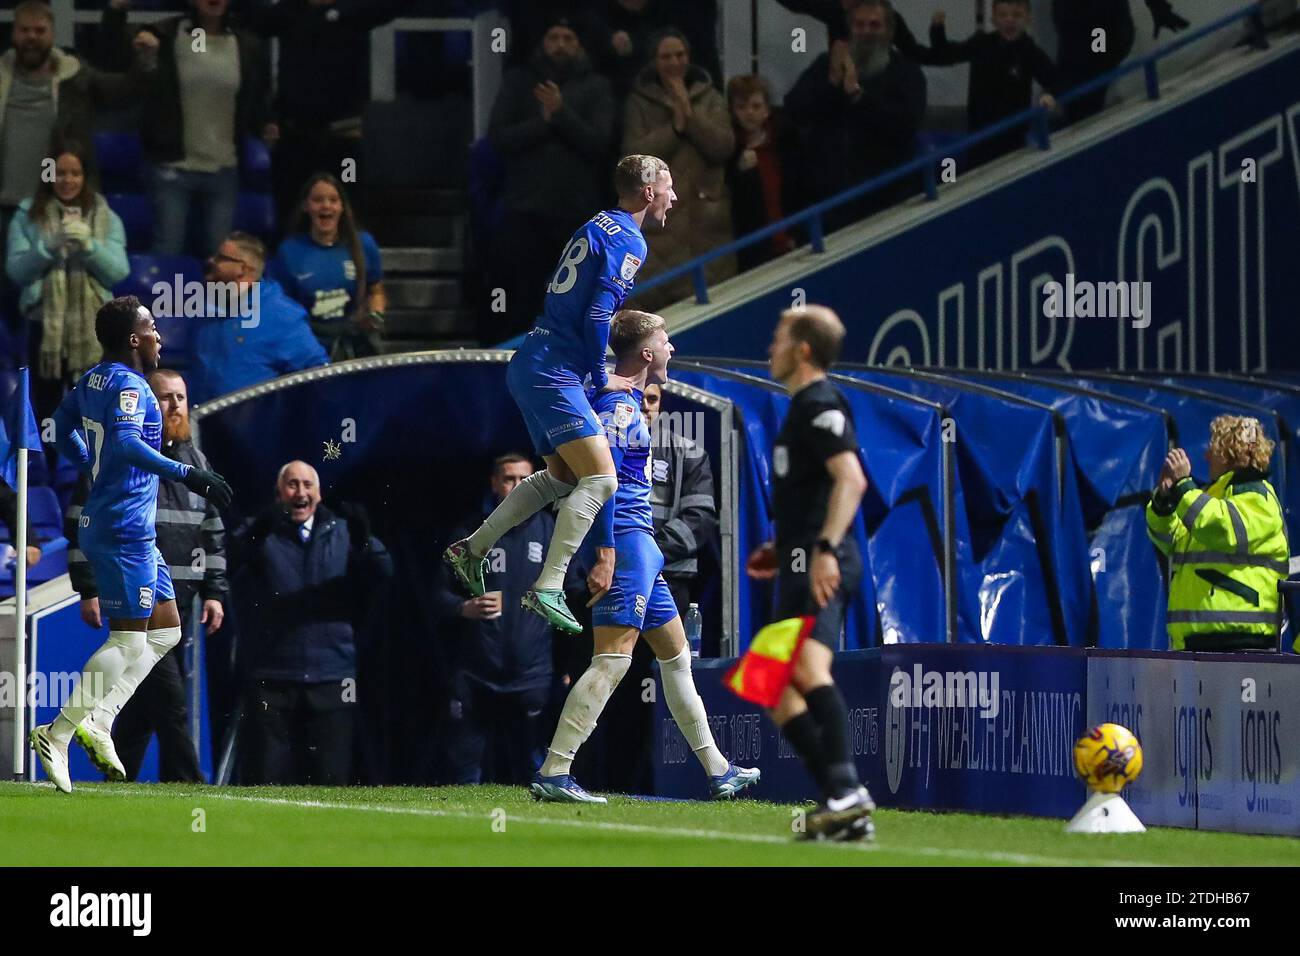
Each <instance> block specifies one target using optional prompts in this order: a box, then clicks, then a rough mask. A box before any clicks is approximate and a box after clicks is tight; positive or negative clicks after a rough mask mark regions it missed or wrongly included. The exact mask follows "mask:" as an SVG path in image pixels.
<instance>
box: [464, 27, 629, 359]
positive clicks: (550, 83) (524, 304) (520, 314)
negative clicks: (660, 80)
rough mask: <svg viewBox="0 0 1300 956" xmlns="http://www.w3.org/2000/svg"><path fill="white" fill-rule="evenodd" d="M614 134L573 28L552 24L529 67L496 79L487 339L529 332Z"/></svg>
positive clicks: (604, 96) (597, 80)
mask: <svg viewBox="0 0 1300 956" xmlns="http://www.w3.org/2000/svg"><path fill="white" fill-rule="evenodd" d="M613 130H614V97H613V94H612V93H611V92H610V87H609V81H608V80H606V79H605V78H604V77H603V76H600V75H598V74H596V73H594V72H592V69H591V63H590V62H589V61H588V59H587V55H586V53H584V52H583V48H582V43H581V40H580V38H579V35H578V32H577V27H576V25H575V24H574V23H573V22H571V21H569V20H567V19H564V18H558V19H556V20H554V21H553V22H552V23H551V24H550V25H549V27H548V29H547V30H546V33H545V34H544V35H543V37H542V43H541V46H540V47H539V49H538V51H537V53H536V55H535V56H534V57H533V59H532V61H531V62H530V63H528V64H527V65H526V66H520V67H516V68H515V69H513V70H511V71H510V72H509V73H508V74H507V75H506V77H505V81H504V82H503V84H502V86H501V91H500V92H499V93H498V94H497V99H496V103H495V104H493V107H492V119H491V123H490V125H489V127H488V140H489V141H490V142H491V144H492V146H493V147H494V148H495V149H496V151H497V152H498V153H499V154H500V155H501V158H502V161H503V164H504V166H505V195H504V197H503V200H502V204H503V206H504V210H505V214H504V217H503V219H502V221H501V224H500V225H499V226H498V227H497V233H496V241H495V242H494V243H493V245H494V253H493V259H494V262H493V263H492V266H493V268H492V270H491V271H492V277H491V284H492V285H493V286H495V287H496V288H499V289H504V290H505V312H504V314H494V315H493V316H492V320H493V322H494V324H495V325H496V327H495V328H494V329H492V330H491V331H492V332H493V333H495V334H494V335H492V336H487V337H490V338H494V339H495V340H496V341H500V340H502V339H505V338H509V337H511V336H513V335H514V334H516V333H517V332H523V331H525V330H527V329H528V328H529V327H531V326H532V324H533V320H534V319H536V318H537V315H538V313H539V312H540V311H541V307H542V299H543V297H544V295H545V294H546V286H547V283H548V281H549V279H550V275H551V271H552V270H553V269H554V262H553V258H554V256H555V255H556V254H558V253H559V251H560V250H561V249H563V248H564V244H565V243H566V242H568V240H569V237H570V235H571V234H572V233H573V230H574V229H576V228H577V227H578V226H579V225H580V224H581V223H582V222H583V220H584V219H586V218H587V217H588V216H590V215H591V214H592V213H593V212H594V211H595V210H596V209H598V208H600V206H601V199H602V192H601V186H602V183H603V182H604V178H605V175H606V171H607V161H608V159H609V153H610V148H611V146H612V137H613Z"/></svg>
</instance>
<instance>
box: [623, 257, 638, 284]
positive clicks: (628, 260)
mask: <svg viewBox="0 0 1300 956" xmlns="http://www.w3.org/2000/svg"><path fill="white" fill-rule="evenodd" d="M640 268H641V260H640V259H638V258H637V257H636V256H634V255H632V253H630V252H627V253H624V254H623V267H622V268H621V269H619V270H618V273H619V275H621V276H622V277H623V281H624V282H631V281H632V280H633V279H635V278H636V270H637V269H640Z"/></svg>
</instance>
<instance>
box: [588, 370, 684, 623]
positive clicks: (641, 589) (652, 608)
mask: <svg viewBox="0 0 1300 956" xmlns="http://www.w3.org/2000/svg"><path fill="white" fill-rule="evenodd" d="M641 398H642V393H641V391H640V390H639V389H633V391H632V393H631V394H630V395H629V394H627V393H626V392H602V393H600V394H598V395H592V397H591V404H592V408H593V409H594V410H595V412H596V414H597V416H598V417H599V420H600V422H601V427H602V428H603V430H604V432H605V436H606V438H608V439H609V450H610V454H611V455H612V456H613V458H614V471H615V473H616V474H617V475H618V490H617V491H616V492H614V497H613V498H611V499H610V500H609V501H607V502H606V503H605V505H604V507H602V508H601V510H600V513H599V514H598V515H597V516H596V522H595V524H594V525H593V526H592V531H591V535H590V540H591V541H592V543H593V544H594V546H595V547H598V548H613V549H614V579H613V581H612V583H611V584H610V588H609V591H607V592H606V593H605V596H604V597H602V598H601V599H600V600H599V601H597V602H596V605H595V607H593V608H592V611H591V623H592V626H593V627H617V626H623V627H635V628H636V629H637V630H642V631H652V630H654V629H655V628H657V627H663V626H664V625H665V624H667V623H668V622H669V621H671V620H672V619H673V618H675V617H677V605H676V604H674V603H673V595H672V592H671V591H670V590H669V589H668V583H667V582H666V581H664V577H663V575H662V574H661V573H660V572H661V571H662V570H663V566H664V556H663V552H661V551H660V550H659V545H657V544H656V543H655V535H654V519H653V512H652V510H651V507H650V489H651V483H652V482H651V473H650V429H649V428H647V427H646V423H645V418H644V416H642V414H641Z"/></svg>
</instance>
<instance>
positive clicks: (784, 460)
mask: <svg viewBox="0 0 1300 956" xmlns="http://www.w3.org/2000/svg"><path fill="white" fill-rule="evenodd" d="M772 470H773V471H775V472H776V476H777V477H778V478H784V477H785V476H786V474H787V473H788V472H789V471H790V450H789V449H788V448H786V447H785V446H784V445H777V446H776V447H775V448H773V449H772Z"/></svg>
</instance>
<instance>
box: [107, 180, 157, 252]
mask: <svg viewBox="0 0 1300 956" xmlns="http://www.w3.org/2000/svg"><path fill="white" fill-rule="evenodd" d="M104 198H105V199H106V200H108V204H109V206H110V207H112V210H113V212H115V213H117V214H118V215H119V216H121V217H122V225H123V226H124V227H125V228H126V247H127V248H128V249H135V250H144V249H148V248H149V247H150V246H151V245H153V204H152V203H151V202H150V200H149V197H148V196H145V195H143V194H141V193H105V194H104Z"/></svg>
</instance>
